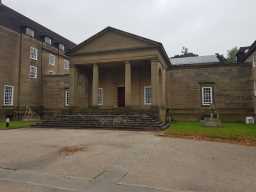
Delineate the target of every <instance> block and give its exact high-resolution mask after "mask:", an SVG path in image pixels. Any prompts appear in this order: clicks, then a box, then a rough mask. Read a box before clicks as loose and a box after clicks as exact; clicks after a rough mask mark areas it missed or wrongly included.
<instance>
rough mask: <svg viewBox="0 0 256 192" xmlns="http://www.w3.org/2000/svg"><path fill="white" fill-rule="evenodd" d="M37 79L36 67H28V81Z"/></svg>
mask: <svg viewBox="0 0 256 192" xmlns="http://www.w3.org/2000/svg"><path fill="white" fill-rule="evenodd" d="M37 77H38V67H37V66H35V65H30V66H29V78H30V79H37Z"/></svg>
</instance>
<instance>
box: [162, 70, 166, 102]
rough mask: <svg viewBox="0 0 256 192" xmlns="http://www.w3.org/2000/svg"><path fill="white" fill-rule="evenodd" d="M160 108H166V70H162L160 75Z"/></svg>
mask: <svg viewBox="0 0 256 192" xmlns="http://www.w3.org/2000/svg"><path fill="white" fill-rule="evenodd" d="M162 78H163V79H162V103H161V104H162V106H166V104H167V100H166V98H167V97H166V70H165V69H164V70H163V74H162Z"/></svg>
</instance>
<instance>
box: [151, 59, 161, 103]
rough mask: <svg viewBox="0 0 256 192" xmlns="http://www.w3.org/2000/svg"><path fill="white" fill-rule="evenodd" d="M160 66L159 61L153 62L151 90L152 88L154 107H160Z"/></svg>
mask: <svg viewBox="0 0 256 192" xmlns="http://www.w3.org/2000/svg"><path fill="white" fill-rule="evenodd" d="M158 64H159V61H157V60H151V88H152V106H158V105H159V102H158V100H159V98H158V82H159V76H158V70H157V69H158Z"/></svg>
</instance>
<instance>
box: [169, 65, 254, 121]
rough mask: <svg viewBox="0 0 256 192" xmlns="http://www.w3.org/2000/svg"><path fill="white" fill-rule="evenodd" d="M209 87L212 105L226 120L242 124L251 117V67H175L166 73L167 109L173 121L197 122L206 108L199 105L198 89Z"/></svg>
mask: <svg viewBox="0 0 256 192" xmlns="http://www.w3.org/2000/svg"><path fill="white" fill-rule="evenodd" d="M202 86H212V87H213V90H214V91H213V92H214V93H213V95H214V105H215V107H216V109H217V111H218V112H219V113H220V117H221V119H223V120H226V121H235V120H240V121H243V120H244V118H245V117H246V116H250V115H253V104H252V101H253V96H252V90H253V86H252V81H251V65H249V64H218V65H200V66H177V67H172V68H171V69H170V70H169V71H168V78H167V92H168V97H167V98H168V107H169V108H170V110H171V114H172V115H173V118H174V119H176V120H199V119H200V118H201V117H202V116H203V115H204V114H205V113H207V111H208V110H209V108H208V107H204V106H202V101H201V87H202Z"/></svg>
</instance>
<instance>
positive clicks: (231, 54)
mask: <svg viewBox="0 0 256 192" xmlns="http://www.w3.org/2000/svg"><path fill="white" fill-rule="evenodd" d="M237 53H238V48H237V47H234V48H232V49H230V50H228V55H227V63H229V64H232V63H237V58H236V54H237Z"/></svg>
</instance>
